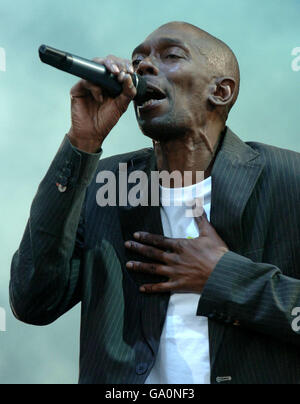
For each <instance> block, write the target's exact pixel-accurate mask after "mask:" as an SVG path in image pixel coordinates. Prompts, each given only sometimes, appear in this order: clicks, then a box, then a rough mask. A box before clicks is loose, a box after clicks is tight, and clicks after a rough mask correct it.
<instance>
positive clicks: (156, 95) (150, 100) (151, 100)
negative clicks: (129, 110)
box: [137, 84, 166, 110]
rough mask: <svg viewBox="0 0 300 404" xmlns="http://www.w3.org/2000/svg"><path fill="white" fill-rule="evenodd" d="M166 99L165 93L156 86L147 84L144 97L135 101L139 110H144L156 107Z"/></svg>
mask: <svg viewBox="0 0 300 404" xmlns="http://www.w3.org/2000/svg"><path fill="white" fill-rule="evenodd" d="M165 99H166V94H165V93H164V92H163V91H162V90H161V89H160V88H158V87H156V86H154V85H152V84H148V85H147V91H146V93H145V95H144V97H143V98H142V99H141V100H139V102H138V103H137V108H138V109H139V110H146V109H150V108H153V107H156V106H158V105H160V104H161V103H162V101H163V100H165Z"/></svg>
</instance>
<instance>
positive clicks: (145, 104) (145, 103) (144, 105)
mask: <svg viewBox="0 0 300 404" xmlns="http://www.w3.org/2000/svg"><path fill="white" fill-rule="evenodd" d="M153 102H154V100H149V101H146V102H144V103H143V105H142V107H146V106H147V105H150V104H152V103H153Z"/></svg>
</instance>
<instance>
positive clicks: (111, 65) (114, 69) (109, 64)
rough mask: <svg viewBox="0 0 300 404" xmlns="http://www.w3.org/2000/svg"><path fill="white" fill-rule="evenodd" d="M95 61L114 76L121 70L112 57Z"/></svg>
mask: <svg viewBox="0 0 300 404" xmlns="http://www.w3.org/2000/svg"><path fill="white" fill-rule="evenodd" d="M95 61H96V62H97V63H99V64H102V65H104V66H105V67H106V69H107V70H108V71H109V72H110V73H112V74H114V75H118V74H119V73H120V71H121V70H122V68H120V66H119V65H118V63H117V62H116V60H115V59H114V58H113V57H112V56H111V57H110V56H107V57H106V58H105V59H99V58H96V59H95Z"/></svg>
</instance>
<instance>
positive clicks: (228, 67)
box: [154, 21, 240, 114]
mask: <svg viewBox="0 0 300 404" xmlns="http://www.w3.org/2000/svg"><path fill="white" fill-rule="evenodd" d="M164 29H166V30H168V31H169V30H170V29H172V30H173V29H174V31H182V32H184V33H186V34H188V35H192V36H193V37H194V38H195V44H196V46H197V48H198V51H199V53H200V54H201V55H202V56H203V57H205V58H206V62H207V63H208V65H209V71H210V74H211V77H210V78H211V79H213V78H220V77H231V78H232V79H233V80H234V81H235V88H234V96H233V99H232V101H231V103H230V104H229V105H228V106H227V114H228V113H229V111H230V109H231V108H232V107H233V105H234V104H235V102H236V100H237V98H238V94H239V88H240V69H239V64H238V61H237V58H236V56H235V54H234V53H233V51H232V50H231V49H230V47H229V46H228V45H226V44H225V43H224V42H223V41H221V40H220V39H218V38H216V37H214V36H213V35H211V34H209V33H208V32H206V31H204V30H202V29H200V28H198V27H196V26H195V25H192V24H189V23H186V22H179V21H175V22H170V23H167V24H164V25H162V26H161V27H159V28H158V30H156V31H159V30H160V31H163V30H164ZM156 31H154V32H156Z"/></svg>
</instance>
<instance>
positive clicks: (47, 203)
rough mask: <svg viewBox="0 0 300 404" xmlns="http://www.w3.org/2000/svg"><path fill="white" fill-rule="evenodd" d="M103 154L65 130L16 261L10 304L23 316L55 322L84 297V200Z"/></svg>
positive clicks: (31, 320)
mask: <svg viewBox="0 0 300 404" xmlns="http://www.w3.org/2000/svg"><path fill="white" fill-rule="evenodd" d="M100 155H101V151H100V153H97V154H88V153H83V152H80V151H79V150H77V149H75V148H74V147H73V146H72V145H71V143H70V142H69V139H68V137H67V136H65V138H64V140H63V142H62V144H61V146H60V148H59V150H58V152H57V154H56V156H55V158H54V160H53V162H52V163H51V166H50V168H49V170H48V172H47V174H46V176H45V177H44V179H43V180H42V182H41V184H40V186H39V188H38V191H37V194H36V196H35V198H34V200H33V202H32V206H31V209H30V217H29V220H28V222H27V226H26V229H25V233H24V235H23V238H22V241H21V244H20V247H19V249H18V251H17V252H16V253H15V254H14V256H13V259H12V265H11V279H10V286H9V292H10V305H11V308H12V311H13V313H14V315H15V316H16V318H18V319H19V320H21V321H23V322H26V323H29V324H35V325H46V324H49V323H51V322H53V321H55V320H56V319H57V318H58V317H60V316H61V315H62V314H64V313H65V312H66V311H68V310H69V309H71V308H72V307H73V306H74V305H76V304H77V303H78V302H79V301H80V300H81V296H80V270H81V263H82V259H81V257H82V253H83V237H84V200H85V196H86V191H87V187H88V185H89V183H90V182H91V180H92V178H93V176H94V173H95V171H96V168H97V165H98V161H99V157H100Z"/></svg>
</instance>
